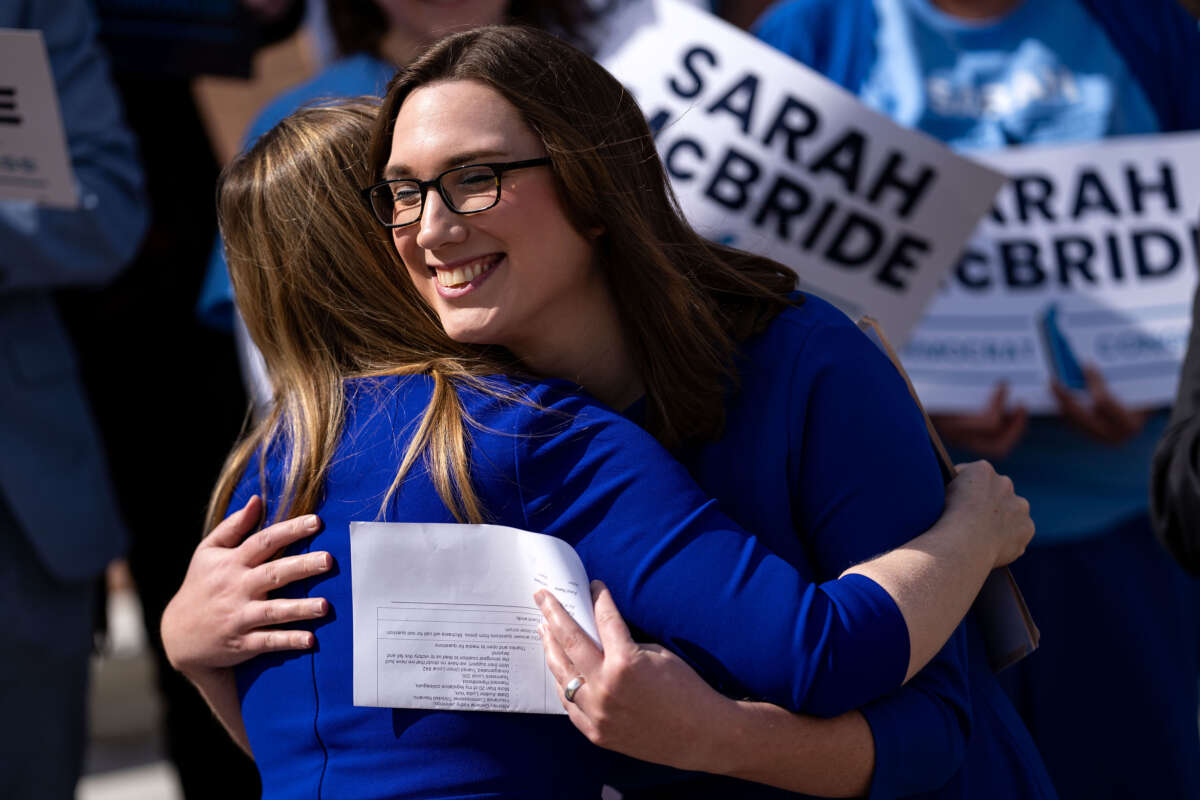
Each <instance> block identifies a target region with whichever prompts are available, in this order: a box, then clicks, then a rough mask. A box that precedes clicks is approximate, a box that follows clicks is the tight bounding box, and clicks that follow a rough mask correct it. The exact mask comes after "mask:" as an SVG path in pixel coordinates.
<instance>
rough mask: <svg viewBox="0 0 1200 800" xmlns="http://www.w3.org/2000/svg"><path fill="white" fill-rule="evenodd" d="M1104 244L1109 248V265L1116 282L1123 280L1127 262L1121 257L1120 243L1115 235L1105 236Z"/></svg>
mask: <svg viewBox="0 0 1200 800" xmlns="http://www.w3.org/2000/svg"><path fill="white" fill-rule="evenodd" d="M1104 244H1105V245H1106V246H1107V248H1108V265H1109V268H1110V269H1111V270H1112V276H1113V279H1114V280H1118V281H1119V280H1121V279H1122V278H1124V277H1125V261H1124V257H1123V256H1122V255H1121V247H1120V242H1119V241H1118V240H1117V235H1116V234H1115V233H1108V234H1105V235H1104Z"/></svg>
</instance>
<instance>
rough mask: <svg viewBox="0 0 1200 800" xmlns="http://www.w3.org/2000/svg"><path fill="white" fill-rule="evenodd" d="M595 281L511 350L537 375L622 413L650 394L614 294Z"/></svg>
mask: <svg viewBox="0 0 1200 800" xmlns="http://www.w3.org/2000/svg"><path fill="white" fill-rule="evenodd" d="M596 277H597V285H596V286H595V287H594V289H593V291H592V292H589V293H587V295H585V296H584V297H582V298H581V299H580V300H579V302H576V303H570V304H566V303H564V304H562V305H561V306H560V307H558V308H556V309H555V313H554V314H553V315H548V317H547V318H544V319H545V325H544V326H543V329H542V330H540V331H538V332H537V333H536V335H534V336H530V337H528V338H527V339H525V340H523V341H522V342H520V343H516V344H513V345H511V346H510V347H509V349H510V350H511V351H512V352H513V353H514V354H515V355H516V356H517V357H518V358H520V359H521V361H522V362H523V363H524V364H525V366H527V367H528V368H529V369H531V370H533V371H534V372H536V373H537V374H539V375H545V376H547V377H551V378H560V379H562V380H568V381H572V382H573V383H577V384H579V385H580V386H582V387H583V388H584V389H586V390H587V391H588V393H589V394H591V395H592V396H593V397H595V398H596V399H597V400H599V401H600V402H602V403H604V404H605V405H607V406H609V407H610V408H614V409H616V410H618V411H621V410H624V409H625V408H628V407H629V406H630V405H632V404H633V402H634V401H636V400H637V399H638V398H639V397H641V396H642V395H643V394H645V391H646V390H645V386H644V384H643V382H642V378H641V375H640V374H639V372H638V370H637V367H636V365H635V364H634V361H633V354H632V352H631V350H630V348H629V344H628V341H627V340H626V337H625V332H624V330H623V329H622V327H621V321H620V316H619V314H618V313H617V308H616V305H615V304H614V302H613V299H612V295H611V294H610V293H609V291H608V287H607V286H605V285H604V281H603V278H601V277H600V276H599V275H597V276H596Z"/></svg>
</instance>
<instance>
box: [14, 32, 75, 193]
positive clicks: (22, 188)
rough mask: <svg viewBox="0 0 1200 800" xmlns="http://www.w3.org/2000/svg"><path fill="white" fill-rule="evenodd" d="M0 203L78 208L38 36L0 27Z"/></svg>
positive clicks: (54, 94)
mask: <svg viewBox="0 0 1200 800" xmlns="http://www.w3.org/2000/svg"><path fill="white" fill-rule="evenodd" d="M0 200H32V201H33V202H35V203H39V204H41V205H45V206H54V207H57V208H75V207H77V206H78V204H79V199H78V196H77V193H76V191H75V178H74V176H73V173H72V172H71V163H70V161H69V160H68V157H67V139H66V136H65V135H64V134H63V126H62V117H61V116H60V115H59V109H58V93H57V92H56V91H55V89H54V78H53V76H52V75H51V74H50V61H49V59H48V58H47V57H46V44H45V42H43V41H42V33H41V31H27V30H13V29H9V28H0Z"/></svg>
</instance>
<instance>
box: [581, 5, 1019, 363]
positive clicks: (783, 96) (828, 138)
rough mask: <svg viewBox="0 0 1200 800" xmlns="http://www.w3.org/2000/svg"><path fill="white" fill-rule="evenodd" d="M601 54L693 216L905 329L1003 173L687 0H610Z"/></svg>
mask: <svg viewBox="0 0 1200 800" xmlns="http://www.w3.org/2000/svg"><path fill="white" fill-rule="evenodd" d="M616 5H617V6H618V7H617V9H616V10H615V11H613V12H611V13H610V14H609V15H607V16H606V17H605V18H604V20H603V22H604V25H603V27H602V28H601V29H600V31H601V32H600V33H599V34H598V35H597V36H596V37H595V39H596V42H597V44H596V54H597V59H598V60H599V61H600V63H602V64H604V65H605V67H607V68H608V69H609V71H611V72H612V73H613V74H614V75H615V76H616V77H617V78H618V79H620V80H621V82H622V83H624V84H625V85H626V86H627V87H628V88H629V90H630V91H631V92H632V93H633V95H634V96H635V97H636V98H637V101H638V103H639V104H640V105H641V108H642V110H643V112H644V113H645V114H646V117H647V120H648V121H649V123H650V127H651V129H652V130H653V131H655V136H656V140H657V144H658V150H659V153H660V154H661V155H662V157H663V161H664V163H665V165H666V168H667V172H668V174H669V175H670V179H671V183H672V187H673V188H674V190H675V193H676V195H677V196H678V198H679V202H680V204H681V206H682V207H683V211H684V213H685V214H686V215H687V217H688V219H689V221H690V222H691V223H692V225H693V226H695V227H696V229H697V230H699V231H700V232H701V233H702V234H704V235H705V236H708V237H709V238H711V239H713V240H715V241H719V242H723V243H726V244H730V245H732V246H735V247H739V248H741V249H744V250H750V251H752V252H756V253H761V254H763V255H766V256H768V257H770V258H773V259H775V260H777V261H779V262H781V263H783V264H786V265H788V266H790V267H792V268H793V269H795V270H796V272H797V274H798V275H799V276H800V283H801V286H802V287H804V288H808V289H812V290H813V291H815V292H817V293H819V294H821V295H822V296H824V297H826V298H827V299H829V300H830V301H832V302H834V303H836V304H837V305H838V306H839V307H841V308H842V309H843V310H844V311H846V312H847V313H848V314H850V315H851V316H858V315H859V314H862V313H868V314H870V315H871V316H873V317H875V318H876V319H877V320H878V321H879V322H880V324H881V325H882V326H883V328H884V330H886V331H887V335H888V337H889V338H890V339H892V340H893V341H896V342H897V343H903V342H904V341H905V340H906V339H907V338H908V335H909V333H910V331H911V329H912V327H913V326H914V325H915V324H916V322H917V320H918V319H919V317H920V315H921V313H922V311H923V309H924V307H925V305H926V303H927V301H928V300H929V298H930V296H931V295H932V294H933V292H934V291H935V290H936V288H937V286H938V283H939V281H940V280H941V279H942V278H943V276H944V275H945V274H946V272H947V271H948V270H949V269H950V268H951V267H952V266H953V264H954V263H955V262H956V261H957V259H958V255H959V253H960V252H961V250H962V247H963V244H964V243H965V242H966V241H967V238H968V237H969V236H970V233H971V231H972V230H973V229H974V228H975V225H976V223H977V222H978V221H979V218H980V217H981V216H982V215H983V214H984V213H986V212H987V209H988V207H989V206H990V204H991V202H992V198H993V197H994V196H995V193H996V190H997V189H998V188H999V186H1000V184H1001V183H1002V181H1003V177H1002V176H1001V175H999V174H997V173H996V172H994V171H993V170H991V169H989V168H987V167H985V166H983V165H981V164H978V163H975V162H972V161H970V160H967V159H965V158H962V157H961V156H958V155H956V154H955V153H953V152H951V151H950V150H949V149H948V148H947V147H945V146H944V145H943V144H941V143H940V142H937V141H935V140H934V139H932V138H930V137H928V136H925V135H924V134H920V133H914V132H912V131H909V130H906V129H904V128H902V127H900V126H899V125H897V124H896V123H894V122H892V121H891V120H890V119H888V118H887V117H885V116H883V115H881V114H878V113H876V112H874V111H872V110H871V109H869V108H867V107H866V106H865V105H863V104H862V103H860V102H859V101H858V100H857V99H856V98H855V97H854V96H853V95H851V94H850V93H849V92H846V91H845V90H843V89H842V88H840V87H839V86H837V85H835V84H834V83H832V82H830V81H829V80H827V79H826V78H824V77H822V76H821V75H819V74H817V73H816V72H814V71H812V70H810V69H808V68H806V67H804V66H802V65H801V64H799V63H798V62H796V61H794V60H793V59H791V58H788V57H787V56H785V55H783V54H782V53H780V52H778V51H776V50H774V49H773V48H771V47H769V46H767V45H766V44H763V43H762V42H760V41H758V40H757V39H755V38H754V37H752V36H749V35H748V34H746V33H744V32H742V31H740V30H738V29H736V28H734V27H733V26H731V25H728V24H726V23H724V22H722V21H721V20H719V19H717V18H716V17H714V16H712V15H711V14H707V13H705V12H704V11H701V10H699V9H697V8H694V7H692V6H690V5H687V4H686V3H683V2H681V0H639V1H638V2H628V3H626V4H625V5H623V6H622V5H621V4H616Z"/></svg>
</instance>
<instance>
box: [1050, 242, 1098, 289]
mask: <svg viewBox="0 0 1200 800" xmlns="http://www.w3.org/2000/svg"><path fill="white" fill-rule="evenodd" d="M1095 255H1096V245H1094V244H1092V241H1091V240H1090V239H1088V238H1087V237H1085V236H1059V237H1057V238H1056V239H1055V240H1054V259H1055V262H1056V263H1057V266H1058V284H1059V286H1064V287H1067V288H1070V286H1071V272H1072V271H1075V272H1078V273H1079V274H1080V275H1081V276H1083V279H1084V280H1085V281H1087V282H1088V283H1091V284H1094V283H1095V282H1096V276H1095V274H1094V273H1093V272H1092V258H1093V257H1094V256H1095Z"/></svg>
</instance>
